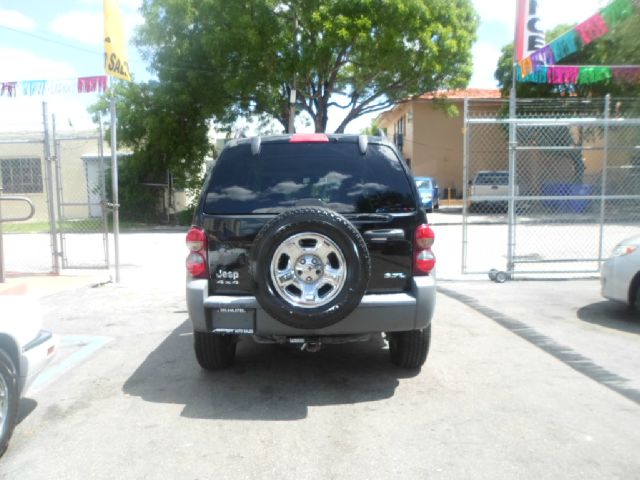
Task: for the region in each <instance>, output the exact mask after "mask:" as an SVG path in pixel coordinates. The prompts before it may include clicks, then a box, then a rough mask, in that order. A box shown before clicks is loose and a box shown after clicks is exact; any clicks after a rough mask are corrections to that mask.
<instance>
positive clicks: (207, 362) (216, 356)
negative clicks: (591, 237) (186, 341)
mask: <svg viewBox="0 0 640 480" xmlns="http://www.w3.org/2000/svg"><path fill="white" fill-rule="evenodd" d="M193 341H194V350H195V352H196V359H197V360H198V363H199V364H200V366H201V367H202V368H204V369H205V370H219V369H222V368H227V367H229V366H231V365H232V364H233V360H234V359H235V356H236V343H237V338H236V336H235V335H218V334H215V333H204V332H193Z"/></svg>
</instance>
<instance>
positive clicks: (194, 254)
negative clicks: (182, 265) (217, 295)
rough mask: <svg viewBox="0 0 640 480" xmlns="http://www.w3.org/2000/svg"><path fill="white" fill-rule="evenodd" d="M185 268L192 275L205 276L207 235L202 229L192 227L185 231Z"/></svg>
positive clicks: (206, 271)
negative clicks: (186, 252)
mask: <svg viewBox="0 0 640 480" xmlns="http://www.w3.org/2000/svg"><path fill="white" fill-rule="evenodd" d="M187 248H188V249H189V256H188V257H187V270H188V271H189V273H190V274H191V276H192V277H195V278H207V276H208V268H207V235H206V234H205V233H204V230H202V229H201V228H198V227H192V228H191V229H190V230H189V231H188V232H187Z"/></svg>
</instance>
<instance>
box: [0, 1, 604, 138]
mask: <svg viewBox="0 0 640 480" xmlns="http://www.w3.org/2000/svg"><path fill="white" fill-rule="evenodd" d="M472 3H473V5H474V7H475V9H476V11H477V12H478V14H479V17H480V26H479V28H478V32H477V33H478V39H477V41H476V43H475V44H474V47H473V59H474V70H473V76H472V78H471V81H470V84H469V87H476V88H495V87H496V81H495V79H494V78H493V74H494V71H495V68H496V64H497V61H498V58H499V56H500V50H501V48H502V47H503V46H504V45H505V44H507V43H509V42H512V41H513V37H514V33H513V30H514V24H515V5H516V0H472ZM607 3H608V2H607V1H606V0H538V13H539V16H540V22H541V23H540V24H541V27H542V28H543V29H551V28H553V27H554V26H556V25H558V24H561V23H570V22H580V21H582V20H585V19H586V18H588V17H589V16H591V15H593V14H594V13H596V11H597V10H598V9H599V8H600V7H602V6H603V5H606V4H607ZM119 4H120V10H121V12H122V16H123V19H124V24H125V32H126V34H127V35H128V38H129V39H131V38H133V33H134V31H135V28H136V26H138V25H141V24H142V23H143V22H144V19H143V17H142V16H141V15H140V13H139V11H138V10H139V7H140V5H141V4H142V0H119ZM102 30H103V27H102V0H0V82H6V81H16V80H43V79H66V78H75V77H82V76H94V75H102V74H103V72H104V70H103V63H102V62H103V60H102V59H103V53H102V39H103V37H102ZM128 51H129V66H130V70H131V72H132V74H133V75H134V78H135V79H136V80H139V81H144V80H148V79H149V78H151V74H150V73H149V72H148V70H147V65H146V63H145V61H144V60H143V58H142V57H141V55H140V54H139V52H138V51H137V50H136V48H135V47H134V46H133V45H129V49H128ZM96 99H97V96H96V95H95V94H81V95H80V94H76V95H52V96H48V97H42V96H40V97H36V96H34V97H22V98H5V97H0V132H3V131H4V132H6V131H23V130H34V129H38V128H41V126H40V125H41V124H42V102H43V101H46V102H47V105H48V110H49V112H50V113H51V114H55V116H56V126H57V128H58V130H59V131H64V130H71V131H76V130H85V129H90V128H93V124H92V123H91V119H90V117H89V114H88V113H87V112H86V108H87V106H89V105H91V104H92V103H94V102H95V101H96ZM331 117H332V118H331V119H330V122H329V126H328V130H329V131H332V127H333V128H335V126H337V125H338V124H339V122H340V120H341V119H340V118H339V115H335V114H334V115H332V116H331ZM370 121H371V117H367V118H362V119H359V120H357V121H354V122H352V123H351V124H350V125H349V127H348V128H347V131H348V132H359V131H360V130H361V129H362V128H364V127H366V126H368V125H369V124H370Z"/></svg>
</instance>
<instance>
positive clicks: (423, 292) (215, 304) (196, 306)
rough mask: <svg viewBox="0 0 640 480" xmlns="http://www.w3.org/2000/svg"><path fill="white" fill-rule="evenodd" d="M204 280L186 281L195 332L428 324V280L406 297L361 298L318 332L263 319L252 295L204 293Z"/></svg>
mask: <svg viewBox="0 0 640 480" xmlns="http://www.w3.org/2000/svg"><path fill="white" fill-rule="evenodd" d="M207 287H208V283H207V280H200V279H198V280H190V281H188V282H187V309H188V311H189V317H190V319H191V323H192V324H193V329H194V330H196V331H199V332H218V333H233V334H245V335H258V336H265V337H267V336H273V335H284V336H287V335H296V336H297V335H305V336H309V335H353V334H361V333H378V332H399V331H407V330H419V329H423V328H425V327H427V326H428V325H429V324H430V323H431V318H432V316H433V310H434V306H435V300H436V282H435V279H434V278H433V277H429V276H427V277H414V278H413V279H412V284H411V291H410V292H407V293H390V294H371V295H365V296H364V297H363V298H362V301H361V302H360V305H359V306H358V307H357V308H356V309H355V310H354V311H353V312H352V313H351V314H349V315H348V316H347V317H345V318H344V319H342V320H341V321H339V322H338V323H336V324H334V325H331V326H329V327H325V328H320V329H299V328H293V327H290V326H288V325H284V324H283V323H280V322H278V321H277V320H275V319H274V318H272V317H271V316H270V315H268V314H267V313H266V312H265V311H264V310H263V309H262V308H261V307H260V305H259V304H258V302H257V300H256V298H255V297H253V296H224V295H211V296H209V295H208V288H207Z"/></svg>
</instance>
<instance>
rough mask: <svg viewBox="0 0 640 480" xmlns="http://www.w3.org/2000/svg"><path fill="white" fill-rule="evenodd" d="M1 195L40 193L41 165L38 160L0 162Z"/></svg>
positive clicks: (21, 159)
mask: <svg viewBox="0 0 640 480" xmlns="http://www.w3.org/2000/svg"><path fill="white" fill-rule="evenodd" d="M0 187H2V193H42V164H41V163H40V159H39V158H3V159H1V160H0Z"/></svg>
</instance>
